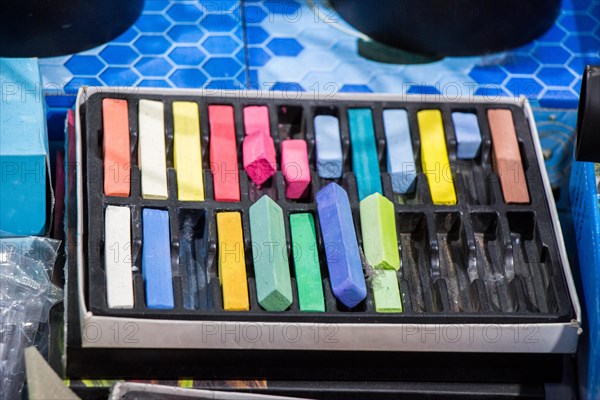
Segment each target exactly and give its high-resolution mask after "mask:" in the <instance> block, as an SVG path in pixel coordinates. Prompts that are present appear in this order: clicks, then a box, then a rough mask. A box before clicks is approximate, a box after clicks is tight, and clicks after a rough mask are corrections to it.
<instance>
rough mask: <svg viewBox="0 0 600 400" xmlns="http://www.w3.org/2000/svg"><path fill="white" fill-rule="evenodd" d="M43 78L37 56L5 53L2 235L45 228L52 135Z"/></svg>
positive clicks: (1, 76)
mask: <svg viewBox="0 0 600 400" xmlns="http://www.w3.org/2000/svg"><path fill="white" fill-rule="evenodd" d="M39 82H40V71H39V67H38V62H37V60H36V59H15V58H12V59H8V58H0V98H1V101H0V108H1V112H0V237H4V236H27V235H40V234H43V233H44V232H45V230H46V211H47V210H46V173H47V168H48V167H47V166H48V163H49V160H48V134H47V128H46V118H45V116H46V113H45V101H44V98H43V94H42V91H41V87H40V85H39ZM63 121H64V120H63ZM63 126H64V123H63Z"/></svg>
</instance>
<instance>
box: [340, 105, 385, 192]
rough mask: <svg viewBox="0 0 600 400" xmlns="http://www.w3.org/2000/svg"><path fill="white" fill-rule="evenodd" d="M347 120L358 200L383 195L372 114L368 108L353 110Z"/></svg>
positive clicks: (349, 111)
mask: <svg viewBox="0 0 600 400" xmlns="http://www.w3.org/2000/svg"><path fill="white" fill-rule="evenodd" d="M348 119H349V123H350V143H351V144H352V170H353V171H354V175H355V176H356V184H357V186H358V199H359V200H362V199H364V198H365V197H368V196H370V195H372V194H373V193H383V191H382V189H381V177H380V172H379V160H378V158H377V147H376V144H375V130H374V128H373V113H372V112H371V110H370V109H368V108H354V109H350V110H348Z"/></svg>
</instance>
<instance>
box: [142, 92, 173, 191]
mask: <svg viewBox="0 0 600 400" xmlns="http://www.w3.org/2000/svg"><path fill="white" fill-rule="evenodd" d="M164 112H165V106H164V104H163V103H162V102H161V101H155V100H140V103H139V115H138V129H139V141H138V165H139V167H140V170H141V173H142V197H143V198H144V199H157V200H166V199H167V198H168V197H169V193H168V189H167V160H166V152H165V121H164V119H165V118H164Z"/></svg>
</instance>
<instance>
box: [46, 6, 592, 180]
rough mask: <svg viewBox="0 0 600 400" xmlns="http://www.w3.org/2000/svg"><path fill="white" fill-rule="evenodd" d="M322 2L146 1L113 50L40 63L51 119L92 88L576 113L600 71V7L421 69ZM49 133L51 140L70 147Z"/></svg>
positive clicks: (574, 10) (576, 10) (568, 12)
mask: <svg viewBox="0 0 600 400" xmlns="http://www.w3.org/2000/svg"><path fill="white" fill-rule="evenodd" d="M316 4H317V5H316V8H315V9H316V10H319V11H321V14H322V16H323V19H324V21H323V20H320V19H319V18H317V17H316V15H315V12H314V9H311V8H310V7H309V6H308V3H307V2H306V1H304V0H264V1H261V0H247V1H246V2H245V3H244V5H243V6H242V2H241V1H240V0H210V1H209V0H206V1H188V0H183V1H168V0H146V2H145V8H144V10H143V13H142V17H141V18H140V19H139V21H137V22H136V24H135V25H134V26H133V27H131V28H130V29H129V30H128V31H126V32H125V33H124V34H122V35H121V36H120V37H118V38H117V39H115V40H113V41H112V42H111V43H109V44H107V45H103V46H100V47H97V48H95V49H91V50H89V51H86V52H83V53H80V54H76V55H68V56H64V57H56V58H46V59H42V60H41V61H40V65H41V70H42V74H43V84H44V88H45V90H46V94H47V99H48V105H49V106H50V107H51V110H50V112H51V114H52V117H54V116H55V114H60V115H61V116H64V110H65V108H67V107H71V106H72V105H73V103H74V100H75V95H76V93H77V90H78V89H79V87H81V86H82V85H116V86H121V87H125V86H130V85H133V86H141V87H158V88H169V87H181V88H200V87H202V88H209V89H213V90H215V89H216V90H219V89H246V88H252V89H260V90H285V91H293V92H299V91H308V92H312V93H314V94H315V95H317V94H319V95H323V96H327V95H332V94H335V93H357V92H387V93H398V94H401V93H410V94H434V95H440V96H441V99H442V100H446V99H447V100H456V99H458V98H460V97H462V98H465V97H466V98H468V97H470V96H471V95H473V94H476V95H482V96H486V97H487V100H488V101H494V100H497V99H498V98H499V97H500V96H521V95H524V96H527V97H529V98H530V99H531V100H532V102H533V103H534V107H535V106H536V105H537V106H541V107H544V108H571V109H575V107H576V105H577V99H578V92H579V88H580V85H581V73H582V71H583V68H584V67H585V65H586V64H600V53H599V50H600V0H564V1H563V10H562V12H561V15H560V17H559V18H558V20H557V22H556V24H555V25H554V26H553V27H552V28H551V29H550V30H549V31H548V32H547V33H546V34H544V35H543V36H542V37H541V38H539V39H538V40H535V41H533V42H531V43H529V44H527V45H525V46H522V47H520V48H517V49H514V50H510V51H506V52H503V53H498V54H490V55H485V56H481V57H463V58H446V59H444V60H441V61H438V62H433V63H430V64H422V65H401V64H398V65H394V64H383V63H378V62H374V61H370V60H367V59H365V58H363V57H361V56H360V55H359V54H358V45H357V37H356V35H357V32H356V31H355V30H353V29H352V28H351V27H350V26H349V25H348V24H346V23H345V22H344V20H343V19H341V18H340V17H339V16H338V15H337V14H336V13H335V12H334V11H332V10H330V9H328V8H327V7H326V6H325V5H323V4H321V0H316ZM242 8H244V12H243V13H242ZM340 28H341V29H342V30H343V31H340V30H339V29H340ZM572 126H573V127H574V125H572ZM50 128H51V129H50V137H51V139H58V140H60V139H62V138H63V133H62V129H59V127H58V125H56V126H54V125H53V126H51V127H50ZM557 129H559V130H560V129H561V127H558V128H557ZM552 150H553V153H554V152H556V151H558V150H560V149H559V148H553V149H552ZM561 154H564V155H566V156H570V153H561ZM561 157H562V156H561ZM553 158H557V157H555V156H553ZM565 171H568V169H566V170H565ZM552 183H553V184H554V185H558V183H557V182H555V181H552Z"/></svg>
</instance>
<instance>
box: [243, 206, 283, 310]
mask: <svg viewBox="0 0 600 400" xmlns="http://www.w3.org/2000/svg"><path fill="white" fill-rule="evenodd" d="M250 235H251V236H252V255H253V258H254V277H255V279H256V294H257V296H258V303H259V304H260V305H261V307H262V308H264V309H265V310H267V311H285V310H286V309H287V308H288V307H289V306H290V305H291V304H292V283H291V280H290V267H289V264H288V261H287V253H286V251H287V249H286V246H287V244H286V240H285V226H284V222H283V210H282V209H281V207H279V206H278V205H277V203H275V202H274V201H273V200H271V198H270V197H269V196H263V197H261V198H260V199H259V200H258V201H257V202H256V203H254V204H253V205H252V206H251V207H250Z"/></svg>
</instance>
